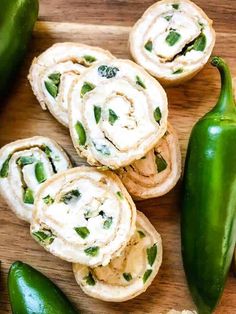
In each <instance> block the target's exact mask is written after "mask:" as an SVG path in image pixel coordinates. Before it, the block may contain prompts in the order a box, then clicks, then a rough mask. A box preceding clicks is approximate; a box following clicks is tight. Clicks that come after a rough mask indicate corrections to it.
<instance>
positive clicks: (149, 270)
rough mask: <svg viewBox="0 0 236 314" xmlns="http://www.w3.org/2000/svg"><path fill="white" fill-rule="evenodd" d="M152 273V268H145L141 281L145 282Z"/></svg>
mask: <svg viewBox="0 0 236 314" xmlns="http://www.w3.org/2000/svg"><path fill="white" fill-rule="evenodd" d="M151 273H152V269H147V270H146V271H145V273H144V274H143V283H145V282H146V281H147V280H148V278H149V277H150V275H151Z"/></svg>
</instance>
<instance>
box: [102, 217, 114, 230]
mask: <svg viewBox="0 0 236 314" xmlns="http://www.w3.org/2000/svg"><path fill="white" fill-rule="evenodd" d="M112 220H113V219H112V217H108V218H107V219H106V220H105V221H104V223H103V228H104V229H106V230H108V229H110V227H111V225H112Z"/></svg>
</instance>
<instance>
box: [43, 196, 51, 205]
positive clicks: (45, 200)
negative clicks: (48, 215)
mask: <svg viewBox="0 0 236 314" xmlns="http://www.w3.org/2000/svg"><path fill="white" fill-rule="evenodd" d="M43 201H44V203H45V204H47V205H51V204H53V203H54V199H53V198H52V197H51V196H50V195H47V196H45V197H43Z"/></svg>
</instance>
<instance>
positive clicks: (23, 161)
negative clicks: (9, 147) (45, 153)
mask: <svg viewBox="0 0 236 314" xmlns="http://www.w3.org/2000/svg"><path fill="white" fill-rule="evenodd" d="M35 161H36V159H35V158H34V156H21V157H19V158H18V159H17V161H16V163H17V165H18V166H20V167H24V166H26V165H31V164H33V163H34V162H35Z"/></svg>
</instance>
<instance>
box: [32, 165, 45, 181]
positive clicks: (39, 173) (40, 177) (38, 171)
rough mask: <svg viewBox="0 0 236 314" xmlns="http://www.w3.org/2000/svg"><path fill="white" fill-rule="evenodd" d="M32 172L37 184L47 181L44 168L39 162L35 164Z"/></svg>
mask: <svg viewBox="0 0 236 314" xmlns="http://www.w3.org/2000/svg"><path fill="white" fill-rule="evenodd" d="M34 172H35V177H36V179H37V181H38V183H43V182H44V181H46V180H47V175H46V172H45V168H44V165H43V163H42V162H41V161H38V162H37V163H36V164H35V169H34Z"/></svg>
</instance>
